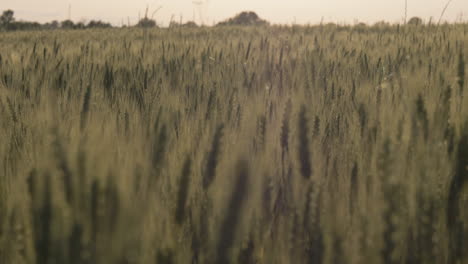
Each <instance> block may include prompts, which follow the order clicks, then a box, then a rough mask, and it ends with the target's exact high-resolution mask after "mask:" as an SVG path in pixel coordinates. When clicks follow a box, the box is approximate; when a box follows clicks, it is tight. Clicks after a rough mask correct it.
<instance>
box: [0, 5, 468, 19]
mask: <svg viewBox="0 0 468 264" xmlns="http://www.w3.org/2000/svg"><path fill="white" fill-rule="evenodd" d="M198 1H200V0H198ZM203 1H204V2H206V4H204V7H203V8H202V9H203V10H202V11H201V12H202V13H203V18H204V20H205V22H206V24H212V23H213V21H216V22H218V21H221V20H224V19H225V18H228V17H231V16H233V15H235V14H237V13H239V12H240V11H243V10H252V11H255V12H257V13H258V14H259V15H260V16H261V17H262V18H265V19H267V20H269V21H271V22H273V23H292V22H293V21H296V22H297V23H318V22H320V20H321V19H322V18H323V19H324V21H325V22H332V21H333V22H346V23H354V22H355V21H356V20H357V21H363V22H376V21H379V20H386V21H389V22H397V21H401V20H402V19H403V17H404V6H405V0H203ZM446 2H447V0H408V17H411V16H419V17H422V18H424V19H429V17H431V16H432V17H434V18H435V19H436V20H437V19H438V17H439V16H440V13H441V11H442V9H443V7H444V6H445V3H446ZM148 4H149V6H150V10H151V9H154V8H156V7H158V6H160V5H161V6H163V8H162V9H161V10H160V11H159V13H157V15H156V17H155V18H156V20H157V21H158V22H159V23H162V24H167V23H168V21H170V19H171V17H172V16H173V15H174V16H175V18H176V20H179V17H180V16H182V18H183V20H184V21H187V20H192V19H193V17H194V13H195V12H194V10H195V8H194V4H193V3H192V0H0V10H5V9H13V10H14V11H15V14H16V15H15V17H16V18H17V19H22V20H36V21H40V22H47V21H51V20H59V21H61V20H64V19H66V18H67V17H68V7H69V5H71V18H72V20H74V21H89V20H90V19H102V20H105V21H109V22H111V23H113V24H115V25H120V24H121V23H122V21H124V22H125V23H127V20H128V19H127V18H128V17H129V18H130V22H131V23H136V21H137V19H138V14H139V13H140V14H141V16H143V15H144V10H145V8H146V5H148ZM198 14H199V11H197V12H196V17H195V18H196V19H195V20H196V22H198V23H199V22H200V19H199V15H198ZM460 17H462V18H463V20H468V0H453V2H452V4H451V5H450V7H449V8H448V10H447V12H446V14H445V18H446V19H447V20H449V21H455V20H456V19H457V18H460Z"/></svg>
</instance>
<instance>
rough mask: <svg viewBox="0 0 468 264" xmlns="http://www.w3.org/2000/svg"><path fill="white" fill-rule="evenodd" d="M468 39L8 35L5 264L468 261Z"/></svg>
mask: <svg viewBox="0 0 468 264" xmlns="http://www.w3.org/2000/svg"><path fill="white" fill-rule="evenodd" d="M467 31H468V25H466V24H458V25H441V26H436V25H424V26H411V25H408V26H389V25H377V26H373V27H366V26H363V25H358V26H355V27H347V26H346V27H345V26H336V25H331V24H329V25H319V26H310V27H305V26H289V27H279V26H265V27H212V28H205V27H201V28H170V29H135V28H134V29H106V30H77V31H59V30H58V31H50V32H41V31H36V32H16V33H0V263H8V264H10V263H11V264H22V263H25V264H62V263H70V264H78V263H80V264H81V263H83V264H84V263H103V264H111V263H118V264H127V263H128V264H130V263H141V264H147V263H148V264H149V263H154V264H169V263H199V264H204V263H208V264H209V263H216V264H223V263H245V264H249V263H265V264H275V263H278V264H284V263H292V264H296V263H311V264H322V263H329V264H348V263H349V264H358V263H363V264H365V263H372V264H378V263H383V264H391V263H404V264H413V263H414V264H419V263H424V264H431V263H433V264H441V263H446V264H463V263H468V250H467V248H468V209H467V208H468V99H466V98H467V96H468V94H467V93H468V91H467V90H468V89H467V86H468V85H467V82H466V81H465V78H466V73H465V65H466V61H467V60H468V58H467V57H468V35H467V34H466V33H467Z"/></svg>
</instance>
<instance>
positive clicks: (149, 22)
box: [137, 17, 156, 28]
mask: <svg viewBox="0 0 468 264" xmlns="http://www.w3.org/2000/svg"><path fill="white" fill-rule="evenodd" d="M155 26H156V21H154V20H153V19H149V18H147V17H144V18H142V19H140V21H138V24H137V27H142V28H151V27H155Z"/></svg>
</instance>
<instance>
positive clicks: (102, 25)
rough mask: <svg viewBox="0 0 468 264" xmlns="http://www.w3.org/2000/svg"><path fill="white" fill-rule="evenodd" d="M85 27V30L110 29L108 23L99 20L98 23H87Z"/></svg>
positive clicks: (93, 21) (92, 21)
mask: <svg viewBox="0 0 468 264" xmlns="http://www.w3.org/2000/svg"><path fill="white" fill-rule="evenodd" d="M86 27H87V28H111V27H112V25H111V24H109V23H105V22H102V21H101V20H98V21H95V20H91V21H89V23H88V25H87V26H86Z"/></svg>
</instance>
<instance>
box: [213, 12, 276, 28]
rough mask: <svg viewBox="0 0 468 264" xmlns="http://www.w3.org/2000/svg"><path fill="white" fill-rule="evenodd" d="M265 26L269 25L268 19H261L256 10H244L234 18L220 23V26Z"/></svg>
mask: <svg viewBox="0 0 468 264" xmlns="http://www.w3.org/2000/svg"><path fill="white" fill-rule="evenodd" d="M236 25H237V26H239V25H241V26H263V25H268V22H267V21H266V20H263V19H261V18H260V17H259V16H258V15H257V14H256V13H255V12H242V13H240V14H238V15H236V16H235V17H233V18H230V19H228V20H226V21H223V22H220V23H218V26H236Z"/></svg>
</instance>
